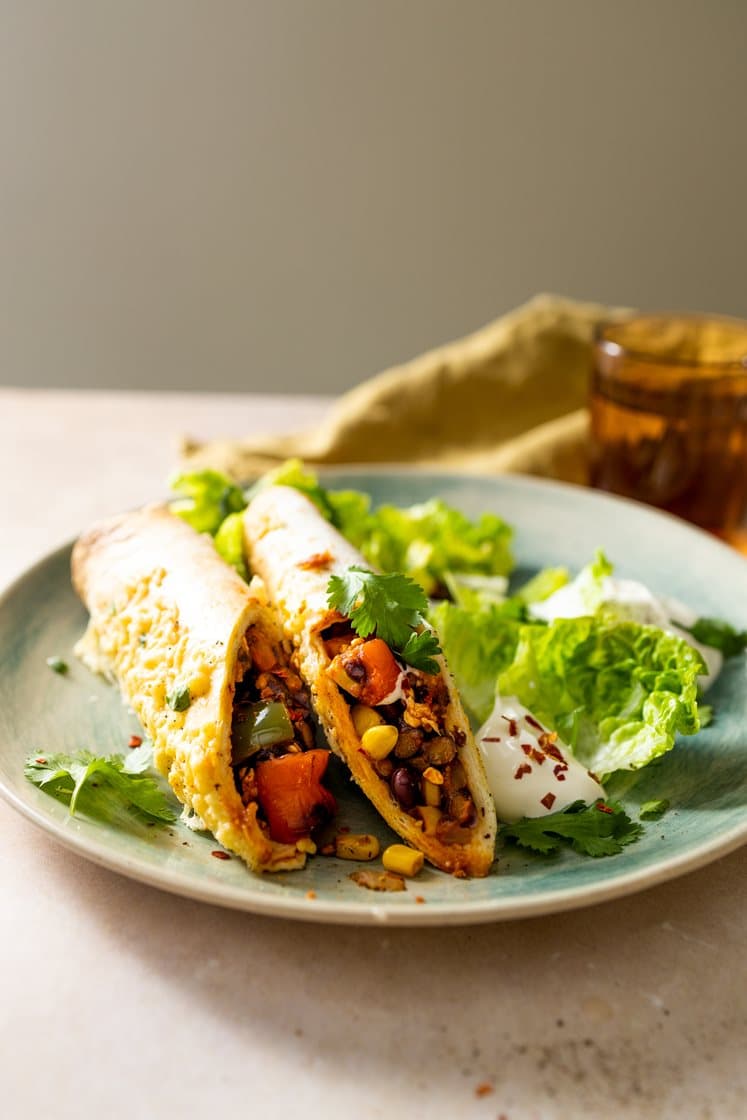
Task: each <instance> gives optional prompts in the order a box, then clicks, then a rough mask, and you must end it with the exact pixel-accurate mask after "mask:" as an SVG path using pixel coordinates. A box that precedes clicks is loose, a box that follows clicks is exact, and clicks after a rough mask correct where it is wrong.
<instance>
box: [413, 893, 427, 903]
mask: <svg viewBox="0 0 747 1120" xmlns="http://www.w3.org/2000/svg"><path fill="white" fill-rule="evenodd" d="M415 901H416V902H425V899H424V898H423V896H422V894H416V895H415Z"/></svg>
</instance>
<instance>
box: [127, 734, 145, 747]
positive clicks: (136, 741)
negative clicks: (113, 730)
mask: <svg viewBox="0 0 747 1120" xmlns="http://www.w3.org/2000/svg"><path fill="white" fill-rule="evenodd" d="M142 745H143V740H142V739H141V738H140V736H139V735H130V741H129V743H128V744H127V746H128V747H142Z"/></svg>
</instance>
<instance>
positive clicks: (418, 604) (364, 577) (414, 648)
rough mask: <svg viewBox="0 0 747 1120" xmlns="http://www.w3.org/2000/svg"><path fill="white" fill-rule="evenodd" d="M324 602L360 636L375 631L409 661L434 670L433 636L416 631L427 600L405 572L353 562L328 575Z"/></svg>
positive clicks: (435, 645) (435, 649)
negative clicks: (380, 572) (382, 572)
mask: <svg viewBox="0 0 747 1120" xmlns="http://www.w3.org/2000/svg"><path fill="white" fill-rule="evenodd" d="M327 602H328V604H329V606H330V607H333V608H334V609H335V610H338V611H339V612H340V614H342V615H344V616H345V617H346V618H349V619H350V622H351V623H352V626H353V628H354V630H355V631H356V633H357V634H359V635H360V637H361V638H368V637H369V636H370V635H371V634H374V633H375V634H376V636H377V637H379V638H381V639H382V640H383V641H385V642H386V644H387V645H388V646H391V647H392V648H393V649H394V650H396V651H397V652H398V653H399V654H400V656H401V657H402V658H403V660H404V661H406V662H407V663H408V664H409V665H412V666H413V667H414V668H416V669H418V668H419V669H423V671H424V672H435V671H437V669H438V666H437V665H436V663H435V662H434V661H433V660H432V657H433V655H435V654H437V653H440V652H441V649H440V646H439V644H438V640H437V638H436V637H435V635H434V634H433V633H432V632H431V631H430V630H424V631H423V633H418V632H417V631H418V630H419V628H420V627H422V626H423V625H425V617H424V614H425V610H426V608H427V606H428V600H427V598H426V595H425V592H424V591H423V589H422V587H420V585H419V584H417V583H415V581H414V580H412V579H410V578H409V577H408V576H403V575H400V574H399V573H397V572H392V573H390V574H389V575H378V574H377V573H376V572H370V571H368V569H366V568H361V567H358V566H357V565H353V566H352V567H350V568H348V570H347V572H345V573H344V575H341V576H338V575H333V576H330V579H329V583H328V584H327ZM412 659H414V660H412ZM426 666H429V667H426Z"/></svg>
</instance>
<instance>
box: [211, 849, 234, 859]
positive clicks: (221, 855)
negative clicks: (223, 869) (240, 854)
mask: <svg viewBox="0 0 747 1120" xmlns="http://www.w3.org/2000/svg"><path fill="white" fill-rule="evenodd" d="M210 855H211V856H212V857H213V859H230V858H231V857H230V856H229V854H228V852H220V851H215V852H211V853H210Z"/></svg>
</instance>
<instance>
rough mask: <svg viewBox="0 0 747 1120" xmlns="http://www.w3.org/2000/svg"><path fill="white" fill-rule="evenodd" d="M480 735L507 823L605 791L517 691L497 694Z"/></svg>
mask: <svg viewBox="0 0 747 1120" xmlns="http://www.w3.org/2000/svg"><path fill="white" fill-rule="evenodd" d="M475 738H476V740H477V745H478V747H479V749H480V752H481V754H482V757H483V762H484V763H485V771H486V774H487V778H488V785H489V786H490V792H491V793H492V795H493V800H494V801H495V811H496V813H497V814H498V819H499V820H501V821H505V822H506V823H507V824H511V823H512V822H513V821H518V820H520V819H521V818H522V817H543V816H546V815H547V814H548V813H557V812H559V811H560V810H561V809H565V808H567V806H568V805H572V804H573V802H574V801H583V802H585V803H586V804H587V805H590V804H591V803H592V802H594V801H598V800H599V799H600V798H602V799H603V798H604V796H605V793H604V789H603V787H602V786H601V785H600V783H599V782H598V781H597V780H596V778H594V777H592V775H591V774H590V773H589V771H588V770H586V769H585V767H583V766H582V765H581V763H580V762H578V761H577V760H576V759H575V758H574V757H573V755H572V754H571V753H570V751H569V750H568V748H567V747H566V745H565V744H564V743H563V742H562V741H561V740H560V739H558V738H557V737H556V736H554V735H551V734H550V733H549V732H548V730H547V729H546V728H545V727H543V726H542V724H541V723H540V722H539V720H538V719H535V717H534V716H533V715H532V713H531V712H530V711H529V710H528V709H527V708H525V707H524V705H523V704H521V703H519V701H518V700H517V699H516V697H515V696H506V697H501V696H498V697H496V702H495V707H494V708H493V711H492V712H491V713H490V715H489V716H488V718H487V720H486V721H485V723H484V724H483V725H482V727H481V728H480V730H479V731H478V732H477V735H476V736H475Z"/></svg>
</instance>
